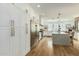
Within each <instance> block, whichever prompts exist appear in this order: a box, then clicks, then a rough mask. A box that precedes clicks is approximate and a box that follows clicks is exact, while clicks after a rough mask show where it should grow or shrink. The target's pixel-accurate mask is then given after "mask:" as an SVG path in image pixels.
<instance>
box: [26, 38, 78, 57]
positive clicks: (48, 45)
mask: <svg viewBox="0 0 79 59" xmlns="http://www.w3.org/2000/svg"><path fill="white" fill-rule="evenodd" d="M26 56H79V42H78V41H75V40H74V46H60V45H53V43H52V38H51V37H44V38H43V39H42V40H40V42H39V43H38V45H37V46H36V47H35V48H33V49H32V50H31V51H30V52H29V53H28V54H27V55H26Z"/></svg>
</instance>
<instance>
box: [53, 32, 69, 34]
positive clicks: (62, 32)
mask: <svg viewBox="0 0 79 59" xmlns="http://www.w3.org/2000/svg"><path fill="white" fill-rule="evenodd" d="M52 34H68V33H65V32H52Z"/></svg>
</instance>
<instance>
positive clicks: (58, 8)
mask: <svg viewBox="0 0 79 59" xmlns="http://www.w3.org/2000/svg"><path fill="white" fill-rule="evenodd" d="M29 5H30V6H31V7H32V8H33V9H34V11H35V12H36V13H38V14H39V15H42V16H43V17H47V18H50V19H51V18H52V19H56V18H57V17H58V13H61V16H60V18H64V19H74V18H75V17H77V16H79V4H78V3H29ZM37 5H40V8H37Z"/></svg>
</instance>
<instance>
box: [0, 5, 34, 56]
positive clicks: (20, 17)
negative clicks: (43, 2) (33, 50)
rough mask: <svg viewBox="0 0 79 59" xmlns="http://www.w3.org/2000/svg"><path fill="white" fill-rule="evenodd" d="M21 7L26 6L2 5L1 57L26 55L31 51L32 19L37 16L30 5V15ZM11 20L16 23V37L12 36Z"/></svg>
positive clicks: (0, 28) (0, 8) (0, 21)
mask: <svg viewBox="0 0 79 59" xmlns="http://www.w3.org/2000/svg"><path fill="white" fill-rule="evenodd" d="M20 6H24V5H23V4H15V5H12V4H0V55H12V56H13V55H25V54H26V53H28V52H29V51H30V18H31V17H32V16H35V14H34V12H33V10H32V9H30V7H28V5H26V8H27V9H28V10H29V11H28V12H29V13H28V14H26V11H25V10H24V9H21V8H23V7H20ZM10 20H14V21H15V24H14V25H15V36H14V37H11V35H10V33H11V31H10V30H11V28H10ZM26 23H27V24H28V26H27V27H28V29H26ZM27 30H28V33H26V31H27Z"/></svg>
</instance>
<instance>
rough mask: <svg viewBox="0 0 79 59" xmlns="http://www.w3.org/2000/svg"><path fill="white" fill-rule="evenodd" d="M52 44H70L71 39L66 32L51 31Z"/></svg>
mask: <svg viewBox="0 0 79 59" xmlns="http://www.w3.org/2000/svg"><path fill="white" fill-rule="evenodd" d="M52 37H53V44H54V45H70V43H71V39H70V37H69V35H68V33H65V32H52Z"/></svg>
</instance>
